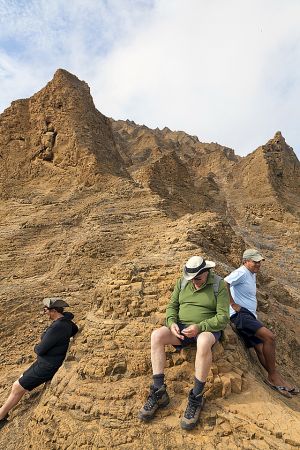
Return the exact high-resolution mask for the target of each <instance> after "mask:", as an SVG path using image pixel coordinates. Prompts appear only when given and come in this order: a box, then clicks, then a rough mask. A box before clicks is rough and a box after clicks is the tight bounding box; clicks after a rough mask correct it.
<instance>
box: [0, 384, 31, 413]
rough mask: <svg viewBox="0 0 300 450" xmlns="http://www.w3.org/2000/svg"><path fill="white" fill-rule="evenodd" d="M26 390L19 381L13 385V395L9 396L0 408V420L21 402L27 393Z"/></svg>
mask: <svg viewBox="0 0 300 450" xmlns="http://www.w3.org/2000/svg"><path fill="white" fill-rule="evenodd" d="M26 392H27V391H26V389H24V388H23V387H22V386H21V385H20V383H19V381H15V382H14V384H13V385H12V389H11V393H10V394H9V396H8V399H7V400H6V402H5V403H4V405H3V406H2V407H1V408H0V420H1V419H3V418H4V417H5V416H6V414H7V413H8V412H9V411H10V410H11V409H12V408H13V407H14V406H16V404H17V403H18V402H19V401H20V400H21V398H22V397H23V395H24V394H25V393H26Z"/></svg>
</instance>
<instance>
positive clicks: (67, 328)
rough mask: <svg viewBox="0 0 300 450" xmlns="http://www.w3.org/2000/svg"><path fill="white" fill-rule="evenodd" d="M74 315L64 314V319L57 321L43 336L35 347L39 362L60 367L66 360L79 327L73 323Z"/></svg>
mask: <svg viewBox="0 0 300 450" xmlns="http://www.w3.org/2000/svg"><path fill="white" fill-rule="evenodd" d="M73 317H74V315H73V314H72V313H69V312H66V313H63V317H61V318H60V319H57V320H55V321H54V322H53V323H52V324H51V325H50V326H49V327H48V328H47V329H46V330H45V331H44V333H43V334H42V336H41V342H40V343H39V344H37V345H36V346H35V347H34V351H35V353H36V354H37V360H38V361H43V362H46V363H48V364H50V365H51V366H52V367H59V366H61V365H62V363H63V360H64V359H65V356H66V353H67V350H68V346H69V342H70V338H71V337H72V336H74V335H75V334H76V333H77V331H78V327H77V325H76V324H75V323H74V322H72V319H73Z"/></svg>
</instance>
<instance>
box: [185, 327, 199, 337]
mask: <svg viewBox="0 0 300 450" xmlns="http://www.w3.org/2000/svg"><path fill="white" fill-rule="evenodd" d="M181 333H182V334H184V335H185V336H186V337H188V338H193V337H195V336H197V334H199V328H198V327H197V325H189V326H188V327H187V328H184V329H183V330H182V331H181Z"/></svg>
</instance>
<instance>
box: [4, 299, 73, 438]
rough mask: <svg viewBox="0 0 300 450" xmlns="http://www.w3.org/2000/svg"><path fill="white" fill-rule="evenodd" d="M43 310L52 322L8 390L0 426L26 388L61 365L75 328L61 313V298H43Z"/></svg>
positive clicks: (68, 315) (47, 377)
mask: <svg viewBox="0 0 300 450" xmlns="http://www.w3.org/2000/svg"><path fill="white" fill-rule="evenodd" d="M43 305H44V313H45V314H46V315H47V316H48V317H49V319H50V320H52V324H51V325H50V326H49V327H48V328H47V329H46V330H45V331H44V333H43V334H42V337H41V342H40V343H39V344H37V345H36V346H35V347H34V351H35V353H36V354H37V360H36V361H35V362H34V363H33V364H32V365H31V366H30V367H29V368H28V369H27V370H26V371H25V372H24V373H23V374H22V375H21V377H20V378H19V379H18V380H17V381H15V382H14V384H13V386H12V390H11V393H10V395H9V397H8V399H7V400H6V402H5V403H4V405H3V406H2V407H1V408H0V429H1V428H2V427H3V426H4V425H5V424H6V422H7V417H8V412H9V411H10V410H11V409H12V408H13V407H14V406H15V405H16V404H17V403H18V402H19V401H20V400H21V398H22V397H23V395H24V394H25V393H26V392H27V391H32V390H33V389H34V388H36V387H37V386H40V385H41V384H43V383H46V381H49V380H51V379H52V378H53V376H54V375H55V373H56V372H57V371H58V369H59V368H60V366H61V365H62V363H63V361H64V359H65V356H66V353H67V350H68V346H69V342H70V338H71V337H72V336H74V335H75V334H76V333H77V331H78V327H77V325H76V324H75V323H74V322H72V319H73V317H74V315H73V314H72V313H70V312H64V311H63V310H64V308H65V307H67V306H69V305H68V303H66V302H65V301H64V300H62V299H61V298H57V297H53V298H45V299H44V300H43Z"/></svg>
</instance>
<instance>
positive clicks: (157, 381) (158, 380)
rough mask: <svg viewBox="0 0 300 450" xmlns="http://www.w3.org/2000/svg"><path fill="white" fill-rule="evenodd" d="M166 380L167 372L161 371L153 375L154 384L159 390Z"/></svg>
mask: <svg viewBox="0 0 300 450" xmlns="http://www.w3.org/2000/svg"><path fill="white" fill-rule="evenodd" d="M164 382H165V374H164V373H159V374H157V375H153V386H154V388H155V389H156V390H157V389H159V388H161V387H162V386H163V384H164Z"/></svg>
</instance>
